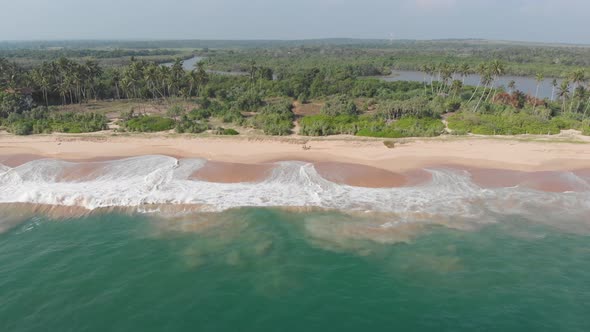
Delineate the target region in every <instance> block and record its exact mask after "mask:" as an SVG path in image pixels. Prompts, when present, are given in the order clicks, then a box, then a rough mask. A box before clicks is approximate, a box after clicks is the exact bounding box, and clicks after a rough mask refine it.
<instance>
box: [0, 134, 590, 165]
mask: <svg viewBox="0 0 590 332" xmlns="http://www.w3.org/2000/svg"><path fill="white" fill-rule="evenodd" d="M306 142H307V145H309V146H310V147H311V149H310V150H303V149H302V145H303V144H304V143H306ZM141 155H167V156H173V157H177V158H191V157H198V158H205V159H208V160H213V161H218V162H226V163H242V164H261V163H269V162H275V161H281V160H301V161H315V162H338V163H349V164H358V165H366V166H371V167H375V168H379V169H383V170H388V171H393V172H405V171H409V170H414V169H417V168H424V167H429V166H440V165H459V166H465V167H479V168H494V169H504V170H518V171H571V170H577V169H586V168H590V142H588V143H586V142H583V143H582V142H577V143H572V142H568V141H564V142H555V141H551V142H549V141H519V140H511V139H495V138H467V137H446V138H437V139H412V140H407V141H405V142H404V141H402V142H400V143H396V144H395V147H394V148H387V147H386V146H385V145H384V144H383V141H381V140H359V139H350V138H343V139H330V140H311V141H308V140H307V139H298V138H285V139H282V138H270V137H265V138H252V137H243V138H241V137H240V138H225V137H221V138H217V137H211V138H207V137H199V138H193V137H189V136H165V135H137V136H107V135H97V136H84V135H80V136H73V135H58V134H55V135H37V136H13V135H9V134H0V163H2V164H4V165H6V166H11V167H13V166H18V165H20V164H22V163H25V162H28V161H31V160H35V159H39V158H55V159H62V160H70V161H100V160H112V159H120V158H125V157H131V156H141Z"/></svg>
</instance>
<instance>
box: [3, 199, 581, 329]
mask: <svg viewBox="0 0 590 332" xmlns="http://www.w3.org/2000/svg"><path fill="white" fill-rule="evenodd" d="M349 219H350V217H345V216H344V215H342V214H339V213H337V212H315V213H294V212H285V211H281V210H275V209H260V208H249V209H239V210H231V211H226V212H222V213H217V214H213V215H210V216H209V217H208V218H206V220H203V218H202V217H199V216H198V215H196V216H194V217H192V218H189V219H185V220H183V221H179V220H174V221H170V220H168V221H166V220H158V219H157V218H154V217H147V216H127V215H120V214H103V215H97V216H92V217H86V218H81V219H68V220H58V221H56V220H49V219H47V218H44V217H36V218H32V219H29V220H27V221H25V222H24V223H23V224H20V225H19V226H17V227H15V228H13V229H12V230H10V231H8V232H6V233H4V234H0V252H1V253H2V254H1V255H0V294H1V305H0V329H1V330H2V331H195V330H198V331H359V330H371V331H392V330H397V331H519V332H520V331H588V330H589V329H590V315H588V304H589V303H590V283H589V282H588V280H590V241H589V240H590V238H589V237H588V235H587V234H586V235H574V234H570V233H568V232H563V231H559V230H557V229H555V228H552V227H549V226H540V225H538V224H535V223H534V222H529V221H527V220H526V219H525V218H523V217H519V216H512V217H506V218H504V219H502V220H499V222H498V223H495V224H491V225H488V226H485V227H483V228H481V229H479V230H472V231H459V230H451V229H447V228H444V227H429V228H426V229H424V230H423V232H422V233H421V234H419V235H417V236H415V237H414V238H412V239H410V240H409V241H408V242H407V243H380V242H378V241H370V240H368V239H354V238H351V237H345V236H341V237H339V236H335V237H333V236H329V235H327V234H325V233H322V232H316V231H314V230H313V229H314V226H313V225H314V224H315V223H317V222H318V221H320V220H324V221H325V220H334V221H343V222H347V220H348V221H350V220H349ZM205 224H207V225H208V226H204V225H205Z"/></svg>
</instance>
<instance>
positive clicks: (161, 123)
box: [123, 115, 175, 132]
mask: <svg viewBox="0 0 590 332" xmlns="http://www.w3.org/2000/svg"><path fill="white" fill-rule="evenodd" d="M174 123H175V122H174V120H172V119H170V118H164V117H161V116H150V115H142V116H138V117H135V118H133V119H131V120H128V121H125V122H124V123H123V127H124V128H125V129H127V130H129V131H137V132H157V131H166V130H170V129H172V128H174Z"/></svg>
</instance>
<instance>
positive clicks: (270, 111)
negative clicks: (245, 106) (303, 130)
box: [252, 101, 295, 136]
mask: <svg viewBox="0 0 590 332" xmlns="http://www.w3.org/2000/svg"><path fill="white" fill-rule="evenodd" d="M291 107H292V104H291V102H290V101H282V102H278V103H275V104H271V105H267V106H265V107H264V108H263V109H262V110H261V111H260V112H259V113H258V114H256V116H255V117H254V118H253V119H252V125H253V127H255V128H258V129H262V131H264V133H265V134H266V135H274V136H286V135H290V134H291V129H292V128H293V120H294V119H295V114H293V111H292V110H291Z"/></svg>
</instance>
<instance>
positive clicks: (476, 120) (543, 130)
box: [448, 110, 588, 135]
mask: <svg viewBox="0 0 590 332" xmlns="http://www.w3.org/2000/svg"><path fill="white" fill-rule="evenodd" d="M448 121H449V128H450V129H452V130H456V131H459V132H461V133H473V134H480V135H520V134H559V132H560V131H561V130H562V129H580V130H584V122H580V121H577V120H575V119H571V118H567V117H563V116H562V117H555V118H551V119H549V118H547V117H543V116H539V115H537V114H531V113H528V112H524V111H523V112H514V111H510V110H508V111H504V112H501V113H494V114H478V113H472V112H461V113H457V114H455V115H453V116H451V117H449V118H448ZM587 122H588V121H586V123H587ZM586 126H587V124H586Z"/></svg>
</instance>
